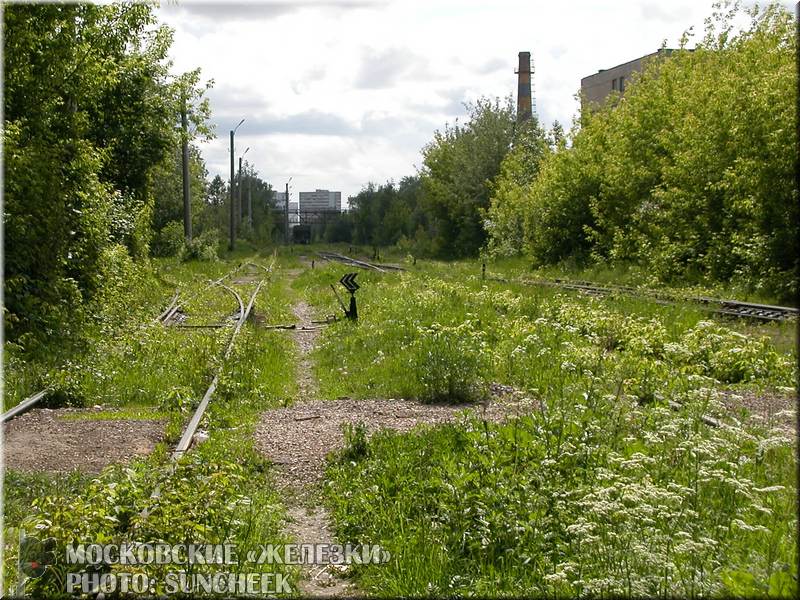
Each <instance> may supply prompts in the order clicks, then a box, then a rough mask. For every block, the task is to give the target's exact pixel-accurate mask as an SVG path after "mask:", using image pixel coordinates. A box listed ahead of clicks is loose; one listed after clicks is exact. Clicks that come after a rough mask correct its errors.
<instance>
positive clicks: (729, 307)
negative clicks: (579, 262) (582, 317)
mask: <svg viewBox="0 0 800 600" xmlns="http://www.w3.org/2000/svg"><path fill="white" fill-rule="evenodd" d="M486 279H487V280H489V281H498V282H501V283H518V284H522V285H538V286H547V287H557V288H560V289H566V290H574V291H578V292H581V293H584V294H588V295H590V296H596V297H603V296H610V295H614V294H620V295H626V296H632V297H641V298H648V299H651V300H653V301H654V302H657V303H659V304H665V305H669V306H678V305H680V304H687V303H693V304H697V305H699V306H700V307H701V308H703V309H705V310H707V311H709V312H712V313H715V314H719V315H726V316H731V317H737V318H742V319H757V320H761V321H788V320H790V319H796V318H797V316H798V314H800V311H798V309H796V308H792V307H789V306H774V305H771V304H755V303H752V302H740V301H738V300H724V299H720V298H709V297H707V296H677V295H675V294H670V293H668V292H662V291H658V290H643V289H639V288H634V287H630V286H623V285H604V286H601V285H597V284H595V283H592V282H589V281H575V280H568V279H505V278H503V277H487V278H486Z"/></svg>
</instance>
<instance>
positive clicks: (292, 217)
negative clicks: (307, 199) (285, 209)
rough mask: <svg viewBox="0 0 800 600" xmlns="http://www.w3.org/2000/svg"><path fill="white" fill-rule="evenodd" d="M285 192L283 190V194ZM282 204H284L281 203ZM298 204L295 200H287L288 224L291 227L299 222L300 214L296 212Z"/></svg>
mask: <svg viewBox="0 0 800 600" xmlns="http://www.w3.org/2000/svg"><path fill="white" fill-rule="evenodd" d="M285 195H286V193H285V192H284V196H285ZM281 206H284V205H281ZM297 211H298V204H297V202H292V201H291V200H289V226H290V227H293V226H295V225H297V224H299V223H300V215H299V214H298V212H297Z"/></svg>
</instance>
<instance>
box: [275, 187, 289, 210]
mask: <svg viewBox="0 0 800 600" xmlns="http://www.w3.org/2000/svg"><path fill="white" fill-rule="evenodd" d="M272 200H273V202H274V203H275V206H277V207H278V208H283V207H284V205H285V204H286V192H278V191H277V190H272Z"/></svg>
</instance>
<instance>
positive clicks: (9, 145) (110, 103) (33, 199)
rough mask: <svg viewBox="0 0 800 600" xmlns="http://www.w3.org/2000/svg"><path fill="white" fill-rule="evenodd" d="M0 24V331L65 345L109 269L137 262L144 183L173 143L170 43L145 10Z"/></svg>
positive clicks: (25, 12)
mask: <svg viewBox="0 0 800 600" xmlns="http://www.w3.org/2000/svg"><path fill="white" fill-rule="evenodd" d="M3 19H4V27H5V37H4V53H5V94H4V118H5V123H4V125H5V126H4V139H3V141H4V147H5V164H4V180H5V212H4V215H3V218H4V225H5V259H6V260H5V273H6V287H5V311H6V312H5V322H6V335H7V337H8V339H10V340H15V341H18V342H23V343H27V342H28V341H29V340H30V339H31V336H33V335H34V334H45V335H47V334H50V333H52V332H53V331H54V330H55V329H56V328H58V329H60V330H61V333H62V334H66V335H69V331H70V329H69V326H70V323H75V322H79V321H80V319H81V316H82V315H83V314H85V309H86V308H87V307H88V306H89V305H90V304H91V303H92V302H93V301H94V299H95V298H97V297H99V294H100V292H101V291H102V288H103V286H104V284H105V282H106V281H107V280H108V277H107V275H108V274H109V273H110V272H113V271H114V268H115V266H114V265H115V261H123V262H125V261H128V260H129V256H128V255H129V254H130V255H132V256H134V257H143V256H145V255H146V254H147V245H148V242H149V238H150V232H151V229H150V215H151V213H152V195H151V192H150V189H149V186H148V182H149V181H150V178H151V176H152V174H153V169H154V168H155V167H156V165H158V164H159V163H161V161H162V160H163V159H164V157H165V156H166V155H167V154H168V152H169V148H170V146H171V143H172V141H173V139H174V136H175V128H174V122H175V112H174V93H173V92H174V89H173V88H172V87H171V86H170V85H169V84H168V81H167V74H168V68H169V61H168V60H167V50H168V48H169V46H170V43H171V39H172V38H171V32H170V30H169V29H168V28H166V27H159V26H157V24H156V19H155V15H154V11H153V8H152V6H150V5H148V4H112V5H103V6H100V5H94V4H36V5H25V4H13V5H9V6H6V7H4V11H3ZM120 246H124V248H125V249H126V250H123V251H122V252H120Z"/></svg>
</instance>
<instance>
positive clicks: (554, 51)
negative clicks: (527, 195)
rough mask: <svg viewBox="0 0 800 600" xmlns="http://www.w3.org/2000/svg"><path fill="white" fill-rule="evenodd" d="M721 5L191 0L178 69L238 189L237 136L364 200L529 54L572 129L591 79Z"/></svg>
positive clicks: (270, 163) (216, 170) (206, 149)
mask: <svg viewBox="0 0 800 600" xmlns="http://www.w3.org/2000/svg"><path fill="white" fill-rule="evenodd" d="M711 4H712V0H702V1H689V0H678V1H676V2H668V3H664V2H656V1H655V0H571V1H567V0H565V1H563V2H559V3H554V2H551V1H549V0H539V1H531V0H528V1H522V0H520V1H514V0H496V1H493V2H485V1H482V0H427V1H425V0H386V1H381V0H377V1H371V0H332V1H330V2H326V1H324V0H309V1H305V2H303V1H300V2H289V1H279V2H260V3H259V2H250V3H241V2H239V3H222V2H217V3H208V2H207V3H202V4H198V3H188V2H184V3H180V4H177V5H176V4H174V3H172V4H169V5H163V6H162V7H161V9H159V10H160V16H161V17H162V20H164V21H165V22H166V23H167V24H169V25H170V26H171V27H173V28H175V30H176V33H175V43H174V46H173V49H172V56H173V58H174V61H175V71H176V72H181V71H186V70H189V69H193V68H196V67H201V68H202V73H203V76H204V77H205V78H213V79H214V80H215V82H216V85H215V88H214V90H212V92H211V93H210V95H209V96H210V98H211V104H212V111H213V117H212V119H213V121H214V122H215V124H216V126H217V127H216V130H217V136H218V137H217V139H215V140H213V141H211V142H208V143H206V144H204V145H203V147H202V149H203V154H204V156H205V158H206V161H207V163H208V168H209V172H210V173H211V175H212V176H213V175H215V174H220V175H222V176H223V177H224V178H227V173H228V168H229V166H228V165H229V158H228V139H229V136H228V131H229V130H230V128H231V127H233V126H235V125H236V123H238V122H239V120H240V119H241V118H246V121H245V124H244V125H242V127H241V128H240V129H239V130H238V132H237V134H236V142H237V143H236V145H237V149H238V150H243V149H244V148H245V147H246V146H249V147H250V151H249V153H248V156H247V157H248V159H250V160H251V161H252V162H253V163H254V164H255V166H256V169H257V170H259V172H260V173H261V175H262V176H263V177H265V178H266V179H268V180H269V181H271V182H273V183H274V185H276V186H278V187H280V186H282V185H283V182H285V181H286V180H287V179H288V177H289V176H294V179H293V181H292V185H293V188H294V190H307V189H308V190H313V189H315V188H328V189H336V190H341V191H342V193H343V195H344V196H345V197H347V196H348V195H351V194H355V193H356V192H358V190H359V189H360V188H361V187H362V185H364V184H366V183H367V182H368V181H369V180H373V181H376V182H379V183H380V182H383V181H386V180H387V179H394V180H399V179H400V178H402V177H403V176H404V175H409V174H413V173H414V165H419V164H420V163H421V157H420V152H419V151H420V149H421V148H422V146H424V145H425V144H426V143H427V142H428V141H429V140H430V139H431V137H432V135H433V132H434V130H435V129H437V128H442V127H444V124H445V122H447V121H449V122H452V121H453V120H454V119H455V118H456V117H462V118H463V116H464V115H465V109H464V107H463V102H464V101H468V100H475V99H476V98H478V97H479V96H481V95H486V96H490V97H496V96H499V97H504V96H507V95H509V94H514V95H515V94H516V75H515V74H514V70H515V69H516V67H517V53H518V52H520V51H523V50H527V51H530V52H531V53H532V58H533V64H534V70H535V74H534V78H533V83H534V94H535V96H536V100H537V106H538V112H539V116H540V118H541V120H542V121H543V123H544V124H545V125H546V126H549V125H551V123H552V121H553V120H555V119H558V120H559V121H560V122H561V123H562V124H564V125H565V126H568V125H569V124H570V122H571V120H572V117H573V116H574V115H575V114H576V112H577V108H578V106H577V103H576V101H575V99H574V95H575V93H576V92H577V91H578V88H579V86H580V79H581V77H585V76H586V75H589V74H591V73H594V72H596V71H597V70H598V69H601V68H607V67H610V66H613V65H616V64H619V63H622V62H625V61H627V60H630V59H633V58H636V57H638V56H642V55H644V54H648V53H650V52H653V51H655V50H656V49H657V48H658V47H659V46H660V45H661V43H662V41H663V40H664V39H666V40H667V41H668V44H669V45H672V46H674V45H677V42H678V39H679V38H680V35H681V33H683V31H684V30H686V29H688V28H689V27H690V26H692V25H694V26H695V29H696V30H697V31H698V32H699V31H702V26H703V19H704V18H705V17H706V16H708V15H709V14H711Z"/></svg>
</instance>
